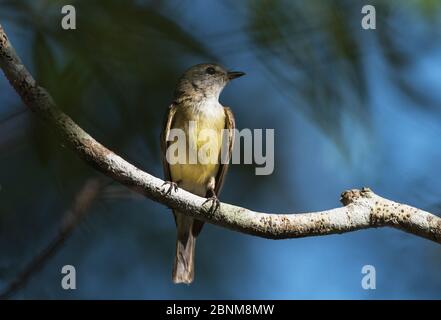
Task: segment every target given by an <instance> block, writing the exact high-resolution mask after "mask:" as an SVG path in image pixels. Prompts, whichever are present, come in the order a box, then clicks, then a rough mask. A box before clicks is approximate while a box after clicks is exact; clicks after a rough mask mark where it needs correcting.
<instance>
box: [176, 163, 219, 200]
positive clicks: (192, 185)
mask: <svg viewBox="0 0 441 320" xmlns="http://www.w3.org/2000/svg"><path fill="white" fill-rule="evenodd" d="M218 170H219V165H218V164H175V165H171V166H170V173H171V178H172V180H173V181H176V182H177V183H178V185H179V187H181V188H183V189H185V190H187V191H189V192H192V193H194V194H197V195H200V196H205V194H206V192H207V186H208V183H209V180H210V178H212V177H213V178H214V177H215V176H216V174H217V172H218Z"/></svg>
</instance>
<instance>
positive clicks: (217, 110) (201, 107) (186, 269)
mask: <svg viewBox="0 0 441 320" xmlns="http://www.w3.org/2000/svg"><path fill="white" fill-rule="evenodd" d="M244 74H245V73H243V72H236V71H234V72H233V71H227V70H225V69H224V68H223V67H221V66H220V65H217V64H213V63H206V64H198V65H195V66H193V67H191V68H190V69H188V70H187V71H186V72H185V73H184V74H183V75H182V76H181V78H180V79H179V81H178V84H177V86H176V89H175V93H174V100H173V103H172V105H171V106H170V107H169V109H168V112H167V114H166V117H165V121H164V127H163V130H162V133H161V151H162V152H161V154H162V161H163V166H164V173H165V180H166V182H165V183H166V184H168V185H169V188H168V191H167V192H169V193H170V192H171V191H173V190H177V188H178V187H179V188H183V189H184V190H187V191H189V192H191V193H194V194H196V195H199V196H202V197H206V198H207V201H206V202H208V201H211V202H212V206H211V208H212V209H214V210H216V209H217V207H218V206H219V200H218V198H217V197H218V196H219V193H220V190H221V187H222V183H223V181H224V179H225V175H226V172H227V168H228V162H229V160H230V158H231V151H232V148H233V140H234V128H235V123H234V117H233V113H232V112H231V110H230V108H228V107H224V106H222V105H221V104H220V103H219V95H220V93H221V92H222V90H223V88H224V87H225V86H226V85H227V83H228V82H229V81H230V80H232V79H235V78H238V77H241V76H243V75H244ZM172 129H181V130H183V132H184V133H185V137H186V142H185V148H186V150H185V151H186V155H185V160H186V161H185V162H184V163H180V162H178V163H174V164H170V163H169V162H168V161H167V156H166V154H167V149H168V148H169V147H170V146H171V145H172V144H173V143H178V142H177V140H176V139H175V140H174V141H169V140H170V139H169V135H170V130H172ZM206 129H209V130H211V132H215V136H214V137H213V136H212V137H209V139H207V136H203V135H200V133H201V132H203V131H204V130H206ZM223 129H230V130H228V131H227V132H228V135H225V136H226V137H227V138H226V139H225V138H224V135H222V131H223ZM225 140H226V141H225ZM225 144H226V145H225ZM203 145H204V150H209V151H207V152H208V153H211V154H206V156H208V157H209V158H212V157H213V156H214V157H215V158H216V160H217V161H210V162H208V163H207V162H206V161H200V159H199V158H198V159H197V161H196V162H194V161H193V162H191V161H189V155H190V153H192V152H196V154H198V153H197V152H198V151H199V148H200V147H201V146H203ZM207 146H208V147H207ZM222 147H224V148H225V147H228V149H227V150H228V151H229V152H228V153H227V157H228V159H220V157H221V155H222V156H224V153H223V152H222V153H221V149H222ZM213 152H214V154H213ZM193 154H194V153H193ZM221 160H222V161H221ZM225 160H226V161H225ZM173 214H174V217H175V222H176V228H177V240H176V256H175V261H174V266H173V276H172V277H173V282H174V283H186V284H189V283H191V282H192V281H193V278H194V251H195V243H196V237H197V235H198V234H199V232H200V231H201V228H202V226H203V222H202V221H200V220H196V219H193V218H191V217H188V216H185V215H184V214H182V213H180V212H177V211H176V210H174V211H173Z"/></svg>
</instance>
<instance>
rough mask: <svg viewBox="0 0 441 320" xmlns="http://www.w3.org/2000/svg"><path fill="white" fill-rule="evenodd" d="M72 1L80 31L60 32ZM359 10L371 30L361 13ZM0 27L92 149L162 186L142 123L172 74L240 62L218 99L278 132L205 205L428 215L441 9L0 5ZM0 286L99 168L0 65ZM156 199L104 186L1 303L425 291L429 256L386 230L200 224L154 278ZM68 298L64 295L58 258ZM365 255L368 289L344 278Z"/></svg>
mask: <svg viewBox="0 0 441 320" xmlns="http://www.w3.org/2000/svg"><path fill="white" fill-rule="evenodd" d="M66 4H71V5H74V6H75V8H76V14H77V29H76V30H67V31H66V30H63V29H62V28H61V24H60V23H61V19H62V17H63V15H62V14H61V8H62V7H63V6H64V5H66ZM364 4H371V5H374V6H375V8H376V27H377V29H376V30H363V29H362V28H361V23H360V22H361V19H362V17H363V15H362V14H361V8H362V6H363V5H364ZM0 23H1V24H2V25H3V27H4V28H5V30H6V32H7V33H8V35H9V38H10V40H11V42H12V43H13V45H14V46H15V48H16V50H17V52H18V54H19V55H20V56H21V58H22V59H23V61H24V63H25V65H27V66H28V67H29V69H30V70H31V72H32V74H33V75H34V76H35V77H36V79H37V80H38V82H40V84H42V85H43V86H44V87H45V88H47V89H48V91H49V92H50V93H51V94H52V95H53V97H54V98H55V100H56V101H57V103H58V105H59V106H60V107H61V108H62V109H63V110H64V111H65V112H66V113H67V114H69V115H70V116H71V117H72V118H73V119H74V120H75V121H76V122H77V123H78V124H79V125H80V126H82V127H83V128H84V129H85V130H86V131H88V132H89V133H90V134H91V135H92V136H94V137H95V138H96V139H97V140H98V141H100V142H102V143H103V144H104V145H106V146H107V147H109V148H110V149H111V150H114V151H115V152H116V153H118V154H120V155H122V156H123V157H124V158H125V159H127V160H129V161H130V162H132V163H133V164H135V165H137V166H139V167H140V168H142V169H144V170H145V171H147V172H149V173H152V174H154V175H156V176H159V177H163V174H162V167H161V162H160V156H159V139H158V136H159V133H160V130H161V124H162V118H163V115H164V112H165V110H166V108H167V107H168V105H169V104H170V102H171V99H172V94H173V89H174V86H175V84H176V81H177V79H178V77H179V75H180V74H181V73H182V72H183V71H184V70H185V69H187V68H188V67H189V66H191V65H193V64H196V63H201V62H209V61H210V62H211V61H213V62H218V63H221V64H223V65H225V66H226V67H227V68H230V69H234V70H242V71H245V72H246V73H247V76H246V77H243V78H241V79H239V80H237V81H235V82H234V83H232V84H230V85H229V86H228V87H227V88H226V89H225V91H224V93H223V94H222V96H221V102H222V103H223V104H225V105H228V106H230V107H231V108H232V109H233V111H234V113H235V116H236V123H237V127H238V128H239V129H243V128H251V129H254V128H274V129H275V171H274V173H273V174H272V175H269V176H255V175H254V169H255V166H254V165H233V166H232V167H231V170H230V171H229V174H228V178H227V181H226V184H225V186H224V189H223V193H222V195H221V200H223V201H225V202H229V203H234V204H237V205H240V206H244V207H247V208H250V209H254V210H258V211H263V212H276V213H286V212H305V211H314V210H322V209H327V208H332V207H337V206H339V205H340V203H339V195H340V193H341V192H342V191H343V190H345V189H349V188H359V187H362V186H369V187H371V188H372V189H373V190H374V191H375V192H376V193H378V194H380V195H382V196H384V197H387V198H390V199H393V200H395V201H399V202H404V203H408V204H411V205H414V206H416V207H419V208H422V209H425V210H428V211H431V212H433V213H434V214H438V215H439V214H440V211H441V171H440V165H439V164H440V163H441V139H440V137H441V90H440V89H441V2H440V1H437V0H408V1H398V0H397V1H392V0H388V1H386V0H385V1H369V2H368V3H365V1H355V0H332V1H329V0H314V1H288V0H286V1H282V0H281V1H276V0H273V1H271V0H248V1H247V0H245V1H233V0H224V1H220V0H219V1H214V0H211V1H205V0H195V1H172V0H166V1H157V0H151V1H142V0H138V1H135V0H126V1H122V0H120V1H117V0H106V1H104V0H103V1H97V0H88V1H85V0H81V1H79V0H77V1H74V0H69V1H61V0H60V1H57V0H52V1H51V0H46V1H45V0H38V1H37V0H32V1H31V0H27V1H26V0H0ZM0 168H1V169H0V291H1V290H4V288H5V287H6V286H7V285H8V284H9V283H10V282H11V281H12V280H13V279H14V278H16V276H17V275H18V274H19V273H20V271H21V270H23V269H24V268H25V267H26V265H27V264H28V263H29V262H30V261H31V260H32V259H33V257H35V255H36V254H38V252H40V251H41V250H43V249H44V248H45V247H47V246H48V244H49V243H50V242H51V241H52V239H54V238H55V237H56V236H57V233H58V230H59V228H60V224H61V223H62V221H63V220H65V216H66V212H68V211H69V210H70V209H71V208H72V207H73V206H75V205H74V203H75V201H76V200H75V199H76V198H77V197H78V194H81V191H82V190H83V189H84V186H85V184H86V182H87V181H89V179H91V178H92V179H94V178H95V177H97V176H99V174H98V173H97V172H96V171H94V170H93V169H92V168H90V167H88V166H87V165H85V164H84V163H83V162H82V161H81V160H79V159H78V158H77V157H76V155H75V154H73V153H72V152H71V151H70V150H68V149H66V148H63V147H62V146H60V142H59V141H58V140H57V139H56V137H54V135H53V133H52V132H51V131H50V130H48V129H47V128H46V126H45V124H44V123H43V122H41V121H40V120H39V119H38V118H36V117H35V116H34V115H33V114H31V113H30V112H29V111H28V110H27V109H26V108H25V106H24V105H23V104H22V103H21V101H20V100H19V98H18V97H17V95H16V94H15V92H14V91H13V90H12V89H11V87H10V86H9V84H8V83H7V81H6V80H5V78H4V77H3V74H2V75H1V76H0ZM174 250H175V225H174V221H173V218H172V215H171V212H170V210H168V209H167V208H165V207H164V206H162V205H159V204H157V203H155V202H153V201H151V200H149V199H145V198H142V197H139V196H137V195H134V194H131V193H130V192H128V191H126V190H125V189H124V188H123V187H121V186H118V185H117V184H116V183H110V184H109V183H108V182H106V186H105V187H104V188H102V190H99V192H98V193H97V196H96V198H95V199H94V201H92V202H91V203H90V205H89V206H88V207H87V208H86V211H85V216H84V219H82V220H81V221H80V222H79V223H78V225H77V226H76V228H75V229H74V230H73V233H72V235H71V236H70V237H69V238H68V239H67V240H66V241H65V242H63V243H62V245H61V246H60V247H59V249H58V250H57V251H56V253H55V255H54V256H53V257H51V258H50V259H47V261H46V262H45V264H44V266H43V268H42V269H41V270H40V271H38V272H34V273H33V274H32V277H31V278H30V279H29V281H28V282H27V284H26V285H25V286H24V287H23V288H21V289H20V290H18V291H17V292H16V293H15V294H14V296H13V298H18V299H29V298H49V299H55V298H63V299H81V298H82V299H89V298H94V299H173V298H177V299H179V298H182V299H204V298H206V299H211V298H213V299H218V298H219V299H221V298H222V299H238V298H241V299H296V298H303V299H304V298H311V299H322V298H329V299H340V298H343V299H348V298H352V299H376V298H387V299H408V298H416V299H423V298H432V299H440V298H441V272H440V270H441V247H440V246H439V245H438V244H435V243H432V242H430V241H428V240H424V239H421V238H418V237H415V236H412V235H409V234H406V233H403V232H401V231H397V230H392V229H370V230H365V231H358V232H354V233H347V234H343V235H334V236H326V237H314V238H305V239H296V240H278V241H273V240H265V239H259V238H256V237H252V236H248V235H243V234H240V233H236V232H232V231H229V230H226V229H222V228H219V227H216V226H213V225H207V224H206V225H205V227H204V229H203V231H202V233H201V235H200V237H199V238H198V244H197V249H196V278H195V282H194V283H193V284H192V285H191V286H176V285H173V284H172V282H171V269H172V263H173V256H174ZM66 264H71V265H73V266H75V268H76V271H77V289H76V290H71V291H65V290H63V289H62V288H61V286H60V282H61V278H62V276H63V275H62V274H61V268H62V266H63V265H66ZM366 264H370V265H373V266H375V268H376V275H377V283H376V290H368V291H366V290H363V289H362V287H361V279H362V276H363V275H362V273H361V269H362V267H363V266H364V265H366Z"/></svg>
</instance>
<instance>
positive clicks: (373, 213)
mask: <svg viewBox="0 0 441 320" xmlns="http://www.w3.org/2000/svg"><path fill="white" fill-rule="evenodd" d="M0 67H1V68H2V69H3V71H4V73H5V75H6V77H7V78H8V80H9V82H10V83H11V85H12V86H13V87H14V88H15V90H16V92H17V93H18V94H19V95H20V97H21V98H22V100H23V102H24V103H25V104H26V105H27V106H28V107H29V108H30V109H31V110H32V111H33V112H34V113H36V114H37V115H38V116H40V117H42V118H43V119H45V120H46V122H47V123H48V125H50V126H51V127H53V128H55V130H56V131H57V132H58V134H59V135H60V137H61V139H63V141H64V142H65V143H66V144H67V145H68V146H69V147H70V148H71V149H72V150H73V151H74V152H75V153H76V154H77V155H78V156H80V157H81V158H82V159H83V160H84V161H86V162H87V163H88V164H90V165H91V166H93V167H94V168H96V169H97V170H99V171H101V172H102V173H103V174H105V175H107V176H109V177H111V178H112V179H114V180H116V181H118V182H120V183H121V184H123V185H125V186H127V187H128V188H130V189H132V190H134V191H136V192H138V193H140V194H143V195H144V196H146V197H148V198H150V199H152V200H154V201H157V202H159V203H162V204H164V205H166V206H168V207H170V208H174V209H177V210H179V211H180V212H182V213H184V214H186V215H188V216H192V217H194V218H197V219H200V220H203V221H205V222H209V223H212V224H216V225H219V226H222V227H225V228H228V229H231V230H235V231H239V232H242V233H246V234H251V235H255V236H259V237H264V238H269V239H285V238H299V237H307V236H318V235H328V234H334V233H344V232H349V231H355V230H360V229H367V228H376V227H384V226H388V227H393V228H398V229H401V230H403V231H406V232H409V233H412V234H414V235H417V236H420V237H423V238H426V239H430V240H432V241H435V242H437V243H441V218H439V217H437V216H435V215H433V214H431V213H429V212H425V211H423V210H420V209H417V208H413V207H410V206H407V205H404V204H400V203H396V202H393V201H390V200H388V199H385V198H382V197H380V196H378V195H376V194H374V193H373V192H372V191H371V190H369V189H367V188H364V189H362V190H350V191H346V192H343V194H342V199H341V200H342V202H343V204H344V207H341V208H336V209H332V210H326V211H321V212H314V213H302V214H268V213H260V212H254V211H251V210H248V209H245V208H241V207H238V206H234V205H230V204H227V203H221V205H220V208H219V209H218V210H217V211H216V212H215V213H211V212H210V208H209V205H206V206H203V203H204V201H205V200H206V199H205V198H202V197H198V196H196V195H194V194H191V193H189V192H187V191H185V190H183V189H179V190H178V191H177V192H174V193H172V194H170V195H167V194H165V193H164V190H163V189H162V185H163V182H164V181H163V180H161V179H158V178H156V177H154V176H152V175H150V174H148V173H146V172H144V171H142V170H140V169H138V168H137V167H135V166H133V165H132V164H130V163H128V162H127V161H125V160H124V159H122V158H121V157H119V156H118V155H116V154H115V153H113V152H112V151H110V150H109V149H107V148H106V147H104V146H103V145H101V144H100V143H99V142H97V141H96V140H95V139H93V138H92V137H91V136H90V135H89V134H88V133H86V132H85V131H84V130H83V129H81V128H80V127H79V126H78V125H77V124H76V123H75V122H74V121H73V120H72V119H71V118H69V117H68V116H67V115H66V114H64V113H63V112H62V111H61V110H60V109H59V108H58V107H57V106H56V105H55V103H54V101H53V99H52V98H51V96H50V95H49V94H48V93H47V92H46V90H44V89H43V88H41V87H39V86H38V85H37V83H36V82H35V80H34V78H33V77H32V75H31V74H30V73H29V72H28V71H27V69H26V67H25V66H24V65H23V64H22V62H21V61H20V59H19V57H18V56H17V55H16V53H15V50H14V49H13V47H12V46H11V44H10V42H9V40H8V38H7V36H6V34H5V33H4V31H3V29H2V28H1V26H0Z"/></svg>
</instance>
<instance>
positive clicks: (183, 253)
mask: <svg viewBox="0 0 441 320" xmlns="http://www.w3.org/2000/svg"><path fill="white" fill-rule="evenodd" d="M175 217H176V225H177V231H178V234H177V240H176V255H175V263H174V265H173V282H174V283H186V284H190V283H192V282H193V278H194V252H195V245H196V236H195V235H194V234H193V232H192V229H193V223H194V219H193V218H190V217H187V216H185V215H183V214H181V213H179V212H175Z"/></svg>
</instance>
